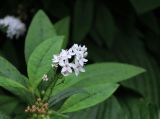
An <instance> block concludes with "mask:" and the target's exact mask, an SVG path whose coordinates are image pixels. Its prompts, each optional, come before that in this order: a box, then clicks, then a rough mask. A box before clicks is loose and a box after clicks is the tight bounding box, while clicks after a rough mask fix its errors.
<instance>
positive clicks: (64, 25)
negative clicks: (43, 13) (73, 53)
mask: <svg viewBox="0 0 160 119" xmlns="http://www.w3.org/2000/svg"><path fill="white" fill-rule="evenodd" d="M54 26H55V29H56V31H57V34H58V35H63V36H64V41H63V47H66V46H67V44H68V41H69V31H70V17H65V18H63V19H62V20H60V21H58V22H57V23H55V24H54Z"/></svg>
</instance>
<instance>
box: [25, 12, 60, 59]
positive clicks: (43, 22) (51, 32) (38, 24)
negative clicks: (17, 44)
mask: <svg viewBox="0 0 160 119" xmlns="http://www.w3.org/2000/svg"><path fill="white" fill-rule="evenodd" d="M56 34H57V33H56V31H55V28H54V27H53V25H52V23H51V21H50V20H49V18H48V17H47V16H46V14H45V13H44V12H43V11H42V10H39V11H38V12H37V14H36V15H35V16H34V18H33V20H32V23H31V25H30V27H29V30H28V33H27V37H26V42H25V58H26V62H28V59H29V57H30V55H31V54H32V52H33V50H34V49H35V48H36V47H37V46H38V45H39V44H40V43H41V42H43V41H44V40H47V39H49V38H52V37H54V36H56Z"/></svg>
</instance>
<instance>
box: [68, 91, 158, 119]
mask: <svg viewBox="0 0 160 119" xmlns="http://www.w3.org/2000/svg"><path fill="white" fill-rule="evenodd" d="M126 90H127V89H126ZM157 116H158V110H157V108H156V107H155V106H154V105H152V104H150V103H148V102H147V101H146V100H145V99H144V98H143V97H141V96H137V95H135V94H134V93H133V92H132V91H129V92H128V93H126V91H123V92H119V93H118V95H117V93H116V97H115V96H112V97H111V98H109V99H108V100H106V101H105V102H104V103H101V104H99V105H97V106H94V107H92V108H89V109H86V110H82V111H79V112H75V113H71V114H70V118H71V119H82V118H83V119H157V118H158V117H157Z"/></svg>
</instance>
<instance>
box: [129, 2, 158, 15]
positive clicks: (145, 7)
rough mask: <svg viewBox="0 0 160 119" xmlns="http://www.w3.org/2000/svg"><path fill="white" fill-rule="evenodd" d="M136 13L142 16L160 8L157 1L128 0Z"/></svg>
mask: <svg viewBox="0 0 160 119" xmlns="http://www.w3.org/2000/svg"><path fill="white" fill-rule="evenodd" d="M130 1H131V3H132V5H133V6H134V8H135V9H136V11H137V13H139V14H142V13H144V12H148V11H150V10H154V9H156V8H158V7H159V6H160V1H159V0H130Z"/></svg>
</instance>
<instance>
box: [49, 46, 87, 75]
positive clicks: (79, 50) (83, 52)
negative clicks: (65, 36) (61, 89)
mask: <svg viewBox="0 0 160 119" xmlns="http://www.w3.org/2000/svg"><path fill="white" fill-rule="evenodd" d="M87 55H88V52H87V48H86V47H85V46H83V47H82V46H80V45H79V46H78V45H77V44H74V45H73V46H72V47H71V48H70V49H69V50H63V49H62V51H61V52H60V54H58V55H53V59H52V66H53V67H58V66H61V68H62V69H61V73H62V75H64V76H68V75H69V74H70V73H72V72H73V71H74V72H75V75H76V76H77V75H79V73H80V72H85V69H84V68H83V66H84V64H86V62H87V61H88V60H87V59H86V56H87ZM70 60H72V61H70ZM69 61H70V62H69Z"/></svg>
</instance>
